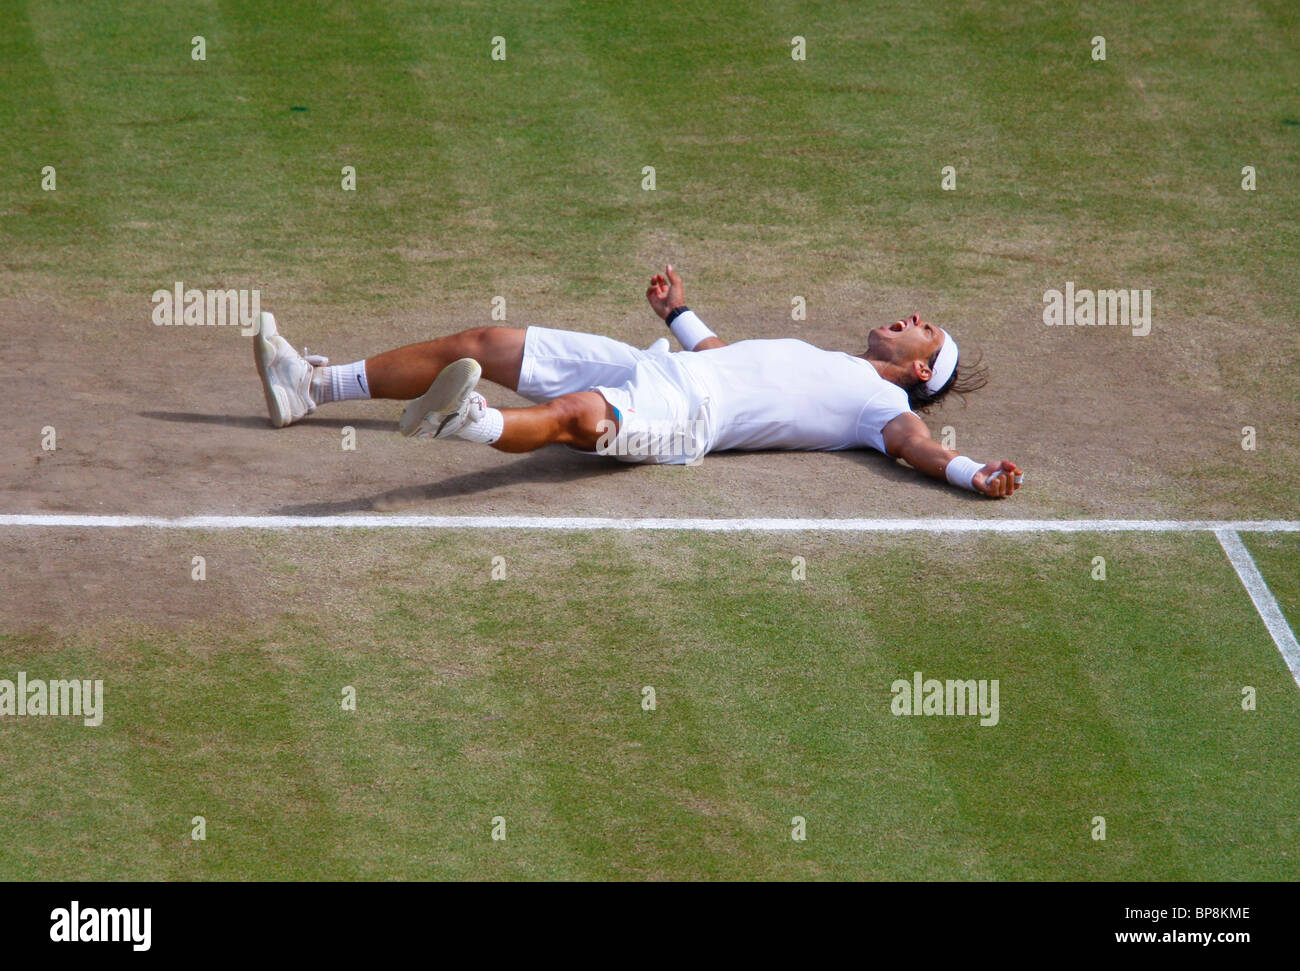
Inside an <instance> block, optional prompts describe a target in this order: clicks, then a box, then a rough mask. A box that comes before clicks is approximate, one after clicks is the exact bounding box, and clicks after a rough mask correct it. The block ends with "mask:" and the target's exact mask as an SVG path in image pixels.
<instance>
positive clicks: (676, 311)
mask: <svg viewBox="0 0 1300 971" xmlns="http://www.w3.org/2000/svg"><path fill="white" fill-rule="evenodd" d="M690 309H691V308H690V307H687V306H686V305H685V304H683V305H682V306H680V307H674V308H673V309H672V310H670V311H668V316H667V317H665V318H664V325H665V326H667V327H671V326H672V325H673V321H674V320H676V319H677V318H678V317H680V316H681V315H682V314H684V313H686V311H688V310H690Z"/></svg>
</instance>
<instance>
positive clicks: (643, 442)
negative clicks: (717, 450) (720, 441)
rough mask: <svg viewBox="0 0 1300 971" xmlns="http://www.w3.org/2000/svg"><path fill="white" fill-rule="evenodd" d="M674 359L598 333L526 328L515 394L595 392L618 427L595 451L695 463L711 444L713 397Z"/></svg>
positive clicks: (627, 458)
mask: <svg viewBox="0 0 1300 971" xmlns="http://www.w3.org/2000/svg"><path fill="white" fill-rule="evenodd" d="M679 356H680V354H668V353H662V354H660V353H654V354H652V353H650V352H649V351H643V350H641V349H640V348H637V347H633V346H632V345H631V344H624V343H623V342H622V341H616V340H614V339H613V338H612V337H602V336H600V335H599V334H582V333H578V332H577V331H571V330H554V329H551V328H549V327H529V328H528V330H527V332H526V333H525V334H524V361H523V366H522V367H521V368H520V370H519V393H520V394H521V395H523V396H524V397H525V398H528V399H529V400H530V401H539V402H540V401H551V400H552V399H555V398H558V397H560V396H561V395H566V394H573V393H574V392H575V391H596V392H599V393H600V394H601V396H602V397H604V399H605V400H606V401H608V402H609V403H610V404H611V405H613V406H614V410H615V412H616V413H617V416H618V428H617V429H616V430H615V429H610V430H609V432H608V433H607V434H606V435H603V436H602V437H601V441H600V442H599V443H598V444H597V446H596V451H597V452H599V453H600V454H602V455H611V456H613V457H614V458H617V459H619V460H620V461H623V462H650V463H655V464H661V465H693V464H695V463H696V462H698V461H699V460H700V459H701V458H703V457H704V455H705V453H707V452H708V451H709V450H710V448H712V446H713V442H714V441H716V437H717V436H716V434H715V430H714V427H713V421H712V411H711V408H710V401H711V398H712V395H711V394H710V391H709V389H708V388H706V387H705V386H704V385H703V383H702V382H701V380H700V379H699V378H698V377H697V376H695V375H694V374H692V373H691V371H690V369H689V368H688V367H686V366H685V365H684V364H683V363H682V362H681V361H680V360H678V358H679Z"/></svg>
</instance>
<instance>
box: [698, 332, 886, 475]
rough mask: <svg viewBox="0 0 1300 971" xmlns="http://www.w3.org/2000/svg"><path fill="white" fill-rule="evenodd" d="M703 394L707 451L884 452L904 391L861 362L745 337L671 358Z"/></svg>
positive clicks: (797, 344)
mask: <svg viewBox="0 0 1300 971" xmlns="http://www.w3.org/2000/svg"><path fill="white" fill-rule="evenodd" d="M673 358H674V360H675V361H676V362H677V363H678V364H680V365H681V366H682V367H684V368H685V369H686V370H688V371H689V372H690V373H691V374H692V375H694V376H695V377H696V378H697V379H698V380H699V382H700V383H701V384H703V385H704V386H705V387H706V388H707V389H708V390H709V397H710V408H711V411H712V415H713V424H714V433H715V441H714V442H713V446H712V448H713V450H715V451H722V450H725V449H763V448H772V449H808V450H836V449H844V448H862V447H864V446H868V447H870V448H874V449H876V450H877V451H880V452H883V451H884V450H885V440H884V438H883V437H882V436H881V430H882V429H883V428H884V427H885V426H886V425H887V424H889V423H890V422H891V421H893V420H894V419H895V418H897V417H898V416H899V415H901V414H904V413H905V412H907V411H909V410H910V409H909V408H908V405H907V392H906V391H904V390H903V389H902V388H900V387H899V386H898V385H896V384H893V383H891V382H889V381H886V380H885V379H884V378H882V377H881V376H880V373H879V372H878V371H877V370H876V369H875V368H874V367H873V366H872V365H871V364H869V363H868V362H867V361H865V360H863V359H862V358H860V357H854V356H853V355H852V354H846V353H844V352H843V351H826V350H822V349H821V348H820V347H814V346H813V345H812V344H809V343H807V342H806V341H801V340H794V339H792V338H784V339H780V340H750V341H740V342H739V343H737V344H728V345H727V346H726V347H717V348H714V349H713V350H709V351H694V352H687V353H678V354H674V355H673Z"/></svg>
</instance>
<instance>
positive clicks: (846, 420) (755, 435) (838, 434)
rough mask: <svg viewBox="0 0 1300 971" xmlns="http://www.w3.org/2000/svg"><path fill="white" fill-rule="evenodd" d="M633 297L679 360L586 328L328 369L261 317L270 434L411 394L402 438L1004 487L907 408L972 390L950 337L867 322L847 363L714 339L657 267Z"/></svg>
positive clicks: (484, 334) (475, 338)
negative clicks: (907, 470) (497, 394)
mask: <svg viewBox="0 0 1300 971" xmlns="http://www.w3.org/2000/svg"><path fill="white" fill-rule="evenodd" d="M646 297H647V299H649V301H650V306H651V307H653V308H654V310H655V313H657V314H658V315H659V316H660V317H661V318H663V320H664V322H665V323H667V324H668V326H669V327H670V329H671V330H672V332H673V334H674V335H675V336H676V337H677V339H678V340H679V341H680V342H681V344H682V347H684V348H685V351H679V352H675V353H669V351H668V342H667V341H666V340H665V339H663V338H660V339H659V340H658V341H656V342H655V344H654V345H653V346H652V347H651V348H650V349H649V350H644V351H643V350H640V349H639V348H635V347H632V346H630V345H628V344H624V343H622V342H621V341H616V340H613V339H612V338H609V337H600V336H598V335H594V334H581V333H576V332H573V331H565V330H551V329H549V328H545V327H529V328H527V329H525V330H520V329H518V328H514V327H479V328H475V329H473V330H466V331H462V332H460V333H459V334H451V335H450V336H447V337H439V338H437V339H436V340H431V341H425V342H424V343H421V344H411V345H408V346H406V347H400V348H398V349H396V350H392V351H388V352H386V353H384V354H380V355H379V356H378V357H371V358H367V359H365V360H363V361H357V362H355V363H353V364H345V365H341V366H334V367H330V366H328V361H327V359H325V358H322V357H318V356H315V355H313V356H311V357H303V356H302V355H300V354H298V353H297V352H296V351H295V350H294V349H293V348H292V347H291V346H290V344H289V342H288V341H286V340H285V339H284V338H283V337H282V336H280V335H279V334H278V333H277V331H276V327H275V319H274V318H273V317H272V316H271V315H270V314H268V313H263V314H262V315H261V320H260V326H259V331H258V333H257V334H256V335H255V336H254V338H253V352H254V358H255V360H256V363H257V370H258V373H259V374H260V375H261V378H262V385H263V389H264V391H265V393H266V406H267V409H268V411H269V412H270V415H271V424H273V425H275V426H276V427H277V428H279V427H283V426H285V425H290V424H292V423H294V422H296V421H298V420H299V419H300V418H303V417H305V416H306V415H309V414H311V413H312V412H313V411H315V410H316V408H317V406H318V405H322V404H324V403H326V402H329V401H347V400H350V399H357V398H394V399H400V400H410V399H414V400H412V401H411V403H410V404H409V405H407V407H406V411H405V412H404V413H403V414H402V418H401V421H400V423H399V428H400V430H401V432H402V434H404V435H408V436H415V437H417V438H435V439H436V438H451V437H455V438H461V439H465V440H467V441H471V442H481V443H483V444H485V445H491V446H492V447H493V448H496V449H500V450H501V451H503V452H529V451H532V450H533V449H535V448H540V447H541V446H543V445H550V444H553V443H560V444H564V445H570V446H572V447H574V448H578V449H581V450H583V451H588V452H592V451H594V452H598V453H600V454H604V455H612V456H615V457H617V458H619V459H622V460H625V461H634V462H656V463H665V464H692V463H694V462H695V461H698V459H699V458H700V457H701V456H703V455H704V454H706V453H707V452H714V451H722V450H724V449H803V450H837V449H845V448H863V447H871V448H874V449H876V450H878V451H881V452H884V453H886V454H887V455H891V456H894V457H896V458H901V459H904V460H905V461H906V462H907V463H908V464H909V465H911V466H912V467H913V468H916V469H919V470H920V471H922V472H924V473H925V474H926V475H930V476H933V477H934V478H937V479H942V478H946V479H947V480H948V481H949V482H951V483H952V484H953V485H957V486H961V487H963V488H966V489H971V490H974V491H976V492H980V493H983V494H984V495H986V496H992V497H1001V496H1009V495H1011V494H1012V493H1013V492H1015V490H1016V489H1017V488H1018V487H1019V485H1020V482H1021V472H1020V469H1019V468H1017V467H1016V465H1015V464H1014V463H1012V462H1007V461H994V462H989V463H987V464H981V463H979V462H976V461H975V460H973V459H970V458H967V457H966V456H964V455H958V454H956V453H955V452H953V451H952V450H951V449H947V448H944V447H943V446H942V445H940V444H939V443H938V442H936V441H935V440H934V439H933V438H931V437H930V430H929V429H928V428H927V427H926V425H925V423H924V422H923V421H921V419H920V418H918V417H917V415H916V414H915V413H916V412H918V411H923V410H925V409H926V408H928V407H930V406H931V405H933V404H935V403H936V402H938V401H939V400H941V399H942V398H943V397H944V396H945V395H947V394H948V393H949V392H951V391H953V390H956V391H957V392H958V393H964V392H966V391H970V390H975V389H976V388H978V387H981V386H982V383H983V382H982V381H981V380H979V378H978V376H976V378H975V379H971V378H969V377H968V378H967V379H965V381H964V382H963V380H962V379H961V378H959V376H958V363H957V343H956V341H954V340H953V338H952V335H950V334H948V333H947V332H945V331H944V330H942V329H940V328H938V327H935V326H934V325H932V324H928V323H926V322H925V321H924V320H922V319H921V318H920V317H918V316H916V315H913V316H911V317H909V318H907V319H906V320H898V321H895V322H894V323H892V324H890V325H889V326H887V327H877V328H876V329H875V330H873V331H871V332H870V333H869V334H868V335H867V350H866V353H864V354H859V355H853V354H847V353H844V352H842V351H826V350H822V349H821V348H818V347H814V346H813V345H811V344H808V343H805V342H804V341H801V340H793V339H788V338H787V339H781V340H748V341H741V342H740V343H738V344H726V343H724V342H723V341H722V340H720V339H719V338H718V337H717V335H715V334H714V333H713V332H712V331H711V330H709V329H708V327H706V326H705V325H704V323H703V322H702V321H701V320H700V318H699V317H697V316H696V315H695V314H694V313H693V312H691V311H690V310H689V309H687V307H686V306H685V295H684V292H683V289H682V281H681V277H679V276H678V275H677V273H676V272H674V270H673V268H672V267H671V266H669V267H667V269H666V271H665V273H664V274H657V275H656V276H654V277H653V278H652V279H651V281H650V286H649V288H648V289H647V290H646ZM480 377H486V378H487V379H488V380H489V381H492V382H494V383H496V384H500V385H503V386H505V387H507V388H510V389H511V390H512V391H517V392H518V393H519V394H521V395H523V396H524V397H525V398H528V399H529V400H531V401H535V402H538V403H537V404H535V405H533V406H532V407H529V408H502V409H497V408H492V407H489V406H488V404H487V402H486V401H485V400H484V398H483V396H482V395H481V394H480V393H479V392H478V391H476V390H475V386H476V385H477V384H478V382H479V379H480Z"/></svg>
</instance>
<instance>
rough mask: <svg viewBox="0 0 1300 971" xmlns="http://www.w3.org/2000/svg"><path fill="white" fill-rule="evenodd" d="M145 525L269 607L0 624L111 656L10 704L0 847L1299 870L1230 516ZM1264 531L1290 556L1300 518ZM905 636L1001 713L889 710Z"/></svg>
mask: <svg viewBox="0 0 1300 971" xmlns="http://www.w3.org/2000/svg"><path fill="white" fill-rule="evenodd" d="M137 538H142V539H143V540H144V541H145V543H146V544H147V547H148V552H149V555H150V557H151V558H153V559H167V558H170V559H172V560H175V561H177V562H183V561H185V560H187V558H188V555H189V551H190V550H198V549H202V550H206V551H208V557H207V560H208V564H209V566H208V569H209V571H210V572H209V574H208V579H207V580H205V581H204V582H203V583H202V584H200V583H195V582H193V581H191V580H190V579H189V577H188V576H183V575H181V574H177V576H178V579H177V580H176V581H175V586H176V587H180V586H181V585H182V584H188V585H190V586H192V587H206V588H205V590H204V591H203V592H202V594H197V593H195V592H193V591H191V590H179V589H178V590H176V591H174V592H173V591H170V590H168V589H167V588H166V587H164V588H162V589H159V590H158V594H159V596H160V597H164V598H172V599H180V600H185V599H192V598H194V597H196V596H203V597H210V598H215V599H218V600H235V599H238V597H239V596H241V595H243V594H242V593H241V591H243V590H245V589H246V588H247V585H248V584H250V583H253V582H254V581H256V582H257V583H267V584H274V588H275V590H276V591H277V598H278V599H279V600H280V601H281V603H280V604H279V606H278V607H277V609H276V610H274V611H273V612H272V613H273V616H272V617H271V618H268V619H262V620H258V619H255V618H249V619H244V620H236V619H234V618H232V620H231V622H230V623H225V624H222V625H220V626H219V627H216V628H214V627H213V626H212V625H210V624H198V623H190V624H186V625H183V626H181V627H179V628H177V629H170V630H169V629H159V628H158V627H156V626H150V625H144V624H141V625H134V626H127V627H121V626H116V625H112V626H110V625H105V626H100V627H90V628H88V629H85V630H81V631H79V632H77V633H76V634H74V635H60V634H57V633H53V632H47V633H32V634H29V635H26V636H21V637H9V638H6V641H5V643H4V654H5V657H6V661H7V663H8V665H9V666H20V667H22V668H23V669H24V670H26V671H27V672H28V676H29V677H33V678H34V677H54V676H58V674H59V672H67V673H78V672H93V674H94V676H97V677H103V678H104V680H105V718H104V724H103V725H102V726H101V727H99V728H95V729H90V728H83V727H81V725H80V724H79V723H77V722H75V721H70V720H67V719H63V720H59V719H49V718H47V719H28V721H27V722H26V723H21V724H15V723H11V724H8V725H6V726H5V728H6V731H5V733H4V734H3V736H0V744H2V745H3V746H4V751H3V759H4V764H5V765H6V766H7V767H8V769H7V771H6V772H5V773H4V776H3V781H0V800H2V801H3V803H4V804H5V805H6V806H8V807H9V811H8V812H7V813H6V814H5V821H4V823H3V830H2V831H0V846H2V847H3V850H0V872H3V873H4V875H5V876H6V877H10V878H35V877H47V878H64V879H66V878H81V879H124V878H128V877H130V878H150V879H154V878H162V879H175V878H183V879H198V878H224V879H240V878H247V877H253V876H257V877H269V878H273V879H351V878H371V879H380V878H382V879H388V878H407V879H426V878H458V879H483V878H503V877H527V878H547V879H557V878H558V879H593V878H594V879H606V878H620V879H621V878H672V879H683V878H687V879H714V878H768V879H804V878H815V879H959V878H960V879H1065V878H1069V879H1105V880H1116V879H1119V880H1122V879H1162V880H1188V879H1207V880H1240V879H1282V880H1289V879H1295V877H1296V876H1297V874H1298V873H1300V870H1298V869H1297V867H1298V865H1300V864H1298V862H1297V860H1296V858H1295V854H1294V851H1293V844H1294V839H1295V822H1294V806H1295V804H1296V802H1297V800H1298V799H1300V782H1298V781H1297V777H1296V774H1295V773H1294V772H1293V771H1292V768H1293V766H1294V765H1295V764H1296V759H1297V755H1298V754H1300V753H1297V751H1296V742H1295V733H1294V732H1293V731H1291V728H1290V726H1291V725H1293V724H1294V722H1295V719H1296V718H1297V717H1298V716H1300V692H1297V690H1296V686H1295V684H1294V683H1293V682H1292V680H1291V678H1290V676H1289V674H1288V672H1287V670H1286V668H1285V666H1284V665H1283V663H1282V660H1281V658H1280V656H1279V655H1278V653H1277V652H1276V650H1275V649H1274V648H1273V646H1272V644H1271V642H1270V641H1269V638H1268V635H1267V633H1266V632H1265V630H1264V628H1263V625H1262V624H1261V622H1260V620H1259V617H1258V616H1257V615H1256V613H1255V611H1254V609H1253V608H1252V606H1251V604H1250V601H1249V599H1248V598H1247V597H1246V595H1245V593H1244V592H1243V591H1242V589H1241V586H1240V583H1239V581H1238V580H1237V578H1236V576H1235V575H1234V574H1233V572H1232V569H1231V567H1230V566H1229V565H1228V564H1227V562H1226V561H1225V560H1224V558H1223V554H1222V551H1221V550H1219V549H1218V546H1217V544H1216V543H1215V541H1214V539H1213V537H1212V536H1209V535H1184V536H1167V537H1133V536H1122V537H1113V536H1074V537H1070V538H1068V539H1067V540H1059V539H1055V538H1050V537H1049V538H1041V539H1037V540H1032V539H1029V538H1024V537H1014V538H1005V537H983V538H980V537H965V538H962V537H948V538H943V539H940V540H938V541H935V540H932V539H920V538H916V537H906V538H897V537H884V538H882V537H872V536H865V537H855V538H852V539H844V538H828V537H824V536H782V537H770V536H767V537H755V536H727V537H720V536H701V535H691V534H677V535H671V536H667V537H659V536H655V537H653V538H651V537H647V536H645V535H644V534H633V535H628V536H610V535H593V534H578V535H559V536H556V535H553V534H546V535H535V536H523V537H511V536H501V535H497V534H491V533H482V532H465V533H462V532H452V533H444V534H441V535H432V536H430V535H424V536H421V535H412V534H409V533H406V532H401V531H398V532H397V535H392V534H389V533H388V531H382V532H371V531H366V532H363V533H360V534H355V533H352V532H351V531H349V532H348V533H346V534H340V533H333V534H331V535H330V536H329V537H328V538H326V537H322V536H320V535H303V534H301V533H298V534H269V535H250V534H247V533H239V534H235V535H229V534H227V535H216V534H208V535H199V534H185V533H182V534H179V535H169V536H166V537H165V538H160V537H159V536H158V534H153V533H135V534H134V536H133V539H137ZM1247 541H1248V543H1250V545H1251V546H1252V547H1255V548H1257V549H1258V550H1259V552H1260V561H1261V566H1262V567H1263V568H1264V569H1266V570H1268V573H1269V578H1270V579H1280V578H1282V577H1285V576H1294V575H1295V574H1296V570H1295V566H1296V558H1297V549H1296V542H1297V541H1296V539H1295V538H1294V537H1287V538H1285V539H1279V540H1269V541H1267V542H1266V543H1263V544H1261V543H1259V542H1256V541H1255V540H1252V539H1251V538H1249V537H1248V539H1247ZM249 546H251V547H252V548H253V550H254V551H255V553H256V557H257V563H258V566H257V568H256V574H257V575H256V577H248V576H240V577H223V571H224V570H225V569H226V568H227V565H233V564H234V563H239V562H241V558H242V557H243V555H244V553H243V551H244V548H245V547H249ZM322 549H324V550H329V551H332V552H331V553H330V554H329V555H327V556H325V557H323V558H322V557H320V556H319V555H318V554H319V552H320V551H321V550H322ZM1097 555H1102V556H1105V558H1106V562H1107V578H1106V580H1104V581H1094V580H1092V579H1091V573H1092V571H1093V567H1092V565H1091V563H1092V558H1093V557H1094V556H1097ZM496 556H500V557H504V560H505V564H504V565H505V570H506V577H505V579H503V580H497V581H494V580H492V579H491V571H492V558H493V557H496ZM795 556H803V557H804V559H805V570H806V575H805V577H806V578H805V579H804V580H802V581H797V580H794V579H793V578H792V570H793V567H792V566H791V560H792V558H793V557H795ZM380 562H382V563H383V564H384V565H383V567H382V568H381V567H379V566H378V565H377V564H379V563H380ZM354 570H355V571H357V572H356V573H354V572H353V571H354ZM358 575H359V577H360V581H359V582H358V579H357V577H358ZM141 582H145V583H152V582H155V578H153V577H146V578H140V579H130V578H123V579H122V580H120V581H119V583H120V584H121V585H122V586H123V587H129V586H131V585H133V584H136V583H141ZM1291 586H1293V584H1290V585H1288V584H1287V583H1285V582H1284V583H1283V584H1282V585H1281V587H1280V589H1279V590H1278V594H1279V597H1280V599H1281V602H1282V605H1283V607H1284V609H1286V610H1288V611H1289V612H1291V613H1292V614H1293V615H1294V611H1295V609H1296V607H1297V606H1300V605H1297V604H1296V602H1295V599H1294V595H1295V591H1294V590H1292V589H1291ZM232 613H235V614H238V613H239V608H233V610H232ZM918 619H919V620H920V621H921V623H922V624H923V625H924V626H925V627H927V628H928V629H929V630H930V631H931V633H930V634H929V635H928V636H917V635H911V634H909V633H908V632H907V631H908V629H909V628H910V627H912V626H913V625H914V623H915V622H916V621H917V620H918ZM917 670H920V671H922V672H923V673H924V674H925V676H926V677H935V678H939V679H946V678H961V679H966V678H970V679H998V681H999V682H1000V712H999V719H998V722H997V724H996V725H991V726H988V727H981V726H980V725H979V724H978V721H977V719H975V718H971V717H961V716H954V717H945V716H939V717H925V716H921V717H917V716H913V717H902V716H895V715H892V714H891V713H890V703H891V693H890V685H891V683H892V682H893V681H894V680H895V679H898V678H903V679H907V680H910V679H911V678H912V675H913V672H914V671H917ZM86 676H90V675H89V674H87V675H86ZM647 685H648V686H651V687H653V688H654V690H655V696H656V697H655V700H656V707H655V710H653V711H646V710H644V709H643V707H642V689H643V688H644V687H646V686H647ZM1244 685H1251V686H1253V687H1254V688H1255V689H1256V691H1257V708H1256V710H1254V711H1249V712H1247V711H1243V710H1242V706H1241V701H1242V695H1241V689H1242V687H1243V686H1244ZM345 686H352V687H354V688H355V689H356V697H357V706H356V710H355V711H346V712H345V711H343V710H342V705H341V691H342V689H343V688H344V687H345ZM196 815H202V816H204V817H205V818H206V820H207V827H208V828H207V839H206V841H203V842H197V841H192V840H191V839H190V838H189V833H190V829H191V819H192V817H194V816H196ZM1096 815H1102V816H1104V817H1105V819H1106V826H1107V833H1106V839H1105V840H1104V841H1097V840H1093V839H1092V837H1091V835H1090V833H1091V831H1092V822H1091V821H1092V819H1093V817H1094V816H1096ZM496 816H503V817H504V818H505V835H506V838H505V839H504V840H496V841H494V840H493V839H492V838H491V831H492V819H493V818H494V817H496ZM795 816H802V817H804V819H805V821H806V832H807V839H806V840H805V841H795V840H792V839H791V828H792V827H791V822H792V819H793V818H794V817H795ZM51 847H58V848H59V852H58V854H52V853H51V852H50V848H51Z"/></svg>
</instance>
